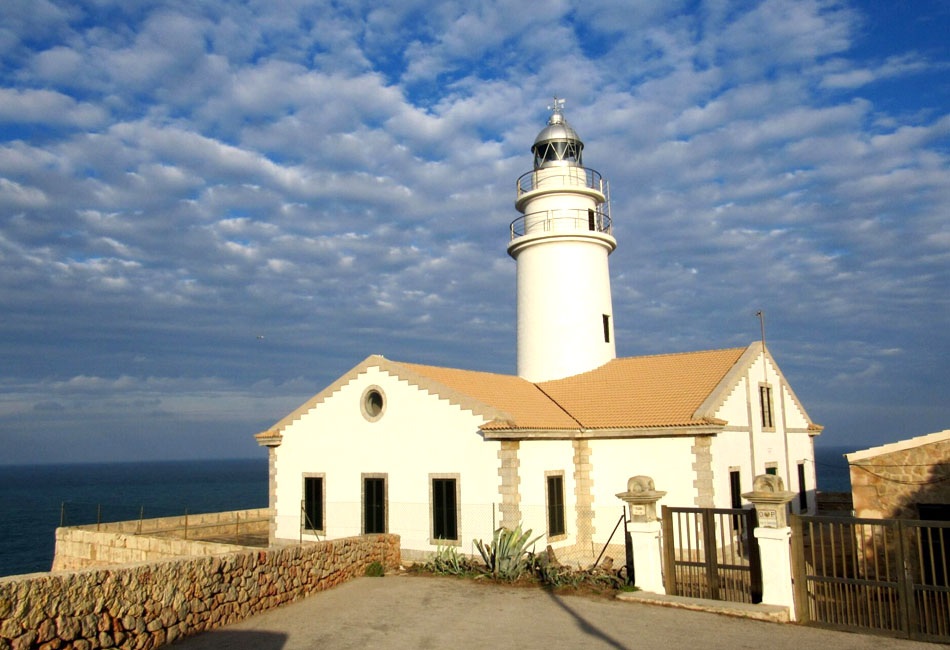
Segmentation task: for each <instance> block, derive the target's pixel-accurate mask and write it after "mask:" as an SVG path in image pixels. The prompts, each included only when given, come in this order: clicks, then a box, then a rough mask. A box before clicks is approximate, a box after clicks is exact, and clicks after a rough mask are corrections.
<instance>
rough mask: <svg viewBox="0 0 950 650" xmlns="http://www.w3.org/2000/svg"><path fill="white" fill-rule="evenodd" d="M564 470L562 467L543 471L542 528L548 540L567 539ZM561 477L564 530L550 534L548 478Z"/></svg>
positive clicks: (549, 484) (549, 482)
mask: <svg viewBox="0 0 950 650" xmlns="http://www.w3.org/2000/svg"><path fill="white" fill-rule="evenodd" d="M564 475H565V471H564V470H562V469H555V470H547V471H545V472H544V528H545V534H546V537H547V539H548V541H549V542H559V541H562V540H565V539H567V503H566V501H565V497H566V494H567V490H566V486H565V480H564ZM552 478H560V479H561V525H562V526H563V528H564V530H562V531H561V532H559V533H555V534H551V493H550V487H551V481H550V480H549V479H552Z"/></svg>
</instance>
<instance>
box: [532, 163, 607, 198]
mask: <svg viewBox="0 0 950 650" xmlns="http://www.w3.org/2000/svg"><path fill="white" fill-rule="evenodd" d="M555 169H556V171H555ZM555 169H552V168H544V169H536V170H534V171H530V172H527V173H525V174H522V175H521V176H519V177H518V196H519V197H520V196H521V195H522V194H526V193H528V192H531V191H533V190H537V189H543V188H544V187H545V186H546V185H558V186H562V187H563V186H568V187H587V188H590V189H592V190H597V191H599V192H600V193H602V194H604V195H606V194H607V181H605V180H604V178H603V176H601V175H600V172H598V171H597V170H594V169H588V168H587V167H576V166H567V167H559V168H555Z"/></svg>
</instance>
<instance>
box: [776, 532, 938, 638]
mask: <svg viewBox="0 0 950 650" xmlns="http://www.w3.org/2000/svg"><path fill="white" fill-rule="evenodd" d="M791 523H792V531H793V535H792V541H793V547H794V559H795V563H794V571H795V588H796V598H795V599H796V602H797V603H798V604H797V606H796V609H797V610H798V611H799V612H800V614H799V616H800V620H802V621H803V622H812V623H815V624H819V625H825V626H828V627H834V628H848V629H854V628H862V629H867V630H875V631H878V632H886V633H890V634H896V635H906V636H909V637H911V638H917V639H923V640H936V641H941V642H943V643H946V642H948V641H950V522H935V521H909V520H883V519H860V518H852V517H803V516H793V517H792V520H791Z"/></svg>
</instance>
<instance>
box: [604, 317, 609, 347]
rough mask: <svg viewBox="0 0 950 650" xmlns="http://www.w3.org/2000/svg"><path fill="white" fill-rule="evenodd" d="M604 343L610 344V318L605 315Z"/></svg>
mask: <svg viewBox="0 0 950 650" xmlns="http://www.w3.org/2000/svg"><path fill="white" fill-rule="evenodd" d="M604 343H610V316H608V315H607V314H604Z"/></svg>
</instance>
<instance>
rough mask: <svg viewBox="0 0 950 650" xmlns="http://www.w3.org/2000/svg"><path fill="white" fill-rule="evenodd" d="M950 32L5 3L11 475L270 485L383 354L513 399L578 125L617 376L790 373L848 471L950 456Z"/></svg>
mask: <svg viewBox="0 0 950 650" xmlns="http://www.w3.org/2000/svg"><path fill="white" fill-rule="evenodd" d="M948 33H950V5H947V4H946V3H945V2H941V1H936V0H933V1H926V0H918V1H915V2H884V1H879V2H831V1H828V2H824V1H820V0H814V1H808V0H802V1H799V2H793V1H782V2H776V1H764V2H747V1H744V0H743V1H737V2H728V1H726V0H717V1H709V2H676V1H671V0H662V1H657V2H648V1H643V2H637V3H629V2H625V1H624V2H622V1H612V0H585V1H584V2H569V1H566V0H560V1H559V0H553V1H549V2H543V3H541V2H538V3H525V2H523V1H518V2H513V1H512V2H508V1H504V0H498V1H493V2H489V1H475V2H458V3H456V2H447V3H433V2H428V1H419V2H414V1H412V0H401V1H400V2H393V3H387V2H370V3H364V2H357V1H353V2H347V1H345V0H344V1H339V2H332V3H330V2H309V1H308V2H281V3H273V2H249V3H237V2H227V1H223V0H222V1H217V0H207V1H203V2H194V1H192V0H189V1H187V2H186V1H182V2H172V1H166V2H147V1H140V2H133V3H130V2H113V1H111V0H89V1H88V2H68V3H67V2H53V1H50V0H6V1H5V2H3V3H0V302H2V310H3V312H2V313H3V316H2V318H0V446H2V449H3V454H2V456H0V463H29V462H68V461H97V460H141V459H165V458H192V457H207V458H213V457H236V456H254V455H258V454H260V455H263V453H264V452H263V451H262V450H259V449H258V448H257V446H256V444H255V443H254V441H253V438H252V436H253V434H254V433H256V432H258V431H260V430H262V429H264V428H266V427H267V426H269V425H270V424H271V423H273V422H274V421H276V420H277V419H279V418H280V417H282V416H283V415H285V414H286V413H287V412H289V411H290V410H292V409H293V408H294V407H296V406H297V405H298V404H299V403H300V402H302V401H303V400H304V399H306V398H307V397H309V396H310V395H312V394H313V393H316V392H317V391H319V390H320V389H322V388H323V387H324V386H325V385H327V384H328V383H329V382H331V381H332V380H333V379H335V378H336V377H338V376H339V375H341V374H343V373H344V372H345V371H346V370H348V369H349V368H350V367H352V366H353V365H355V364H356V363H358V362H359V361H360V360H362V359H363V358H364V357H366V356H367V355H369V354H373V353H379V354H383V355H385V356H387V357H389V358H391V359H396V360H407V361H414V362H419V363H431V364H438V365H448V366H456V367H462V368H471V369H477V370H488V371H494V372H505V373H513V372H514V366H515V349H514V342H515V332H514V317H515V313H514V262H513V261H512V260H510V259H509V258H508V257H507V255H506V254H505V247H506V245H507V236H508V224H509V222H510V221H511V220H512V219H514V218H515V216H516V213H515V210H514V206H513V202H514V189H515V179H516V178H517V177H518V176H519V175H520V174H522V173H524V172H525V171H528V170H529V169H530V167H531V162H532V160H531V153H530V145H531V143H532V141H533V139H534V136H535V135H536V134H537V132H538V131H539V130H540V129H541V128H542V127H543V126H544V122H545V120H546V117H547V114H548V111H547V110H546V106H547V105H549V104H550V103H551V97H552V96H553V95H558V96H561V97H565V98H566V99H567V105H566V107H565V114H566V116H567V118H568V119H569V120H570V122H571V124H572V125H573V126H574V127H575V128H576V129H577V131H578V132H579V134H580V135H581V137H582V138H583V139H584V142H585V144H586V148H585V163H586V164H587V165H588V166H590V167H592V168H594V169H597V170H598V171H600V172H601V173H602V174H603V175H604V176H605V177H606V178H607V179H608V180H609V181H610V183H611V200H612V213H613V218H614V225H615V230H614V234H615V236H616V238H617V240H618V243H619V247H618V249H617V251H616V252H615V253H614V254H613V255H612V256H611V273H612V283H613V292H614V311H615V324H616V334H617V344H618V354H620V355H622V356H628V355H640V354H655V353H664V352H680V351H689V350H701V349H710V348H722V347H733V346H740V345H747V344H748V343H749V342H751V341H753V340H756V339H757V338H758V336H759V323H758V320H757V319H756V318H755V316H754V314H755V312H756V311H757V310H759V309H762V310H764V311H765V313H766V326H767V340H768V344H769V347H770V349H771V350H772V353H773V355H774V356H775V357H776V358H777V360H778V362H779V364H780V365H781V367H782V369H783V371H784V372H785V374H786V376H787V378H788V379H789V381H790V383H791V385H792V387H793V388H794V390H795V391H796V392H797V394H798V396H799V397H800V398H801V400H802V401H803V403H804V405H805V407H806V409H807V410H808V411H809V413H810V415H811V416H812V419H813V420H815V421H816V422H818V423H821V424H823V425H825V427H826V430H825V433H824V434H823V435H822V437H821V438H820V439H819V444H823V445H840V446H848V447H851V448H852V449H860V448H864V447H867V446H871V445H875V444H880V443H883V442H887V441H891V440H896V439H902V438H906V437H910V436H914V435H920V434H925V433H930V432H932V431H936V430H940V429H944V428H947V427H948V426H950V400H948V396H950V371H948V364H947V361H948V359H950V333H948V331H950V328H948V327H947V323H948V321H950V310H948V303H950V298H948V294H950V273H948V269H950V46H948V40H947V37H946V35H947V34H948Z"/></svg>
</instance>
